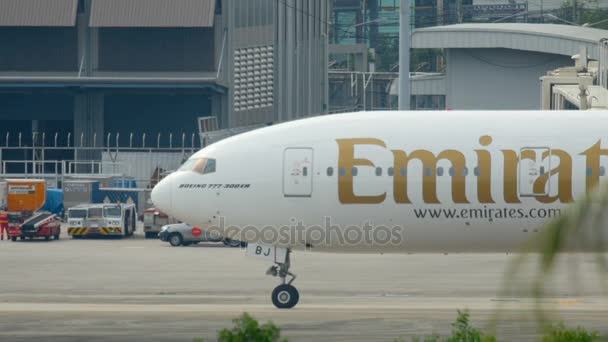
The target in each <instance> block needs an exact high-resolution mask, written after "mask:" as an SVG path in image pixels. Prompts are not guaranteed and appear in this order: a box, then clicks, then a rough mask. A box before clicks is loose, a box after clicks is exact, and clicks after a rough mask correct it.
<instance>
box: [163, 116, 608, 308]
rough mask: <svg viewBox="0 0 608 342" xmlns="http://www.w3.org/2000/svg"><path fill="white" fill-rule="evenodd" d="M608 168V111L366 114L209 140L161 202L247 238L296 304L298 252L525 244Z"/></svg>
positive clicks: (188, 218) (185, 217) (278, 297)
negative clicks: (294, 263)
mask: <svg viewBox="0 0 608 342" xmlns="http://www.w3.org/2000/svg"><path fill="white" fill-rule="evenodd" d="M606 166H608V112H600V111H570V112H565V111H560V112H557V111H552V112H541V111H478V112H470V111H467V112H461V111H450V112H364V113H351V114H338V115H327V116H320V117H315V118H309V119H303V120H298V121H292V122H287V123H283V124H279V125H276V126H270V127H266V128H262V129H258V130H254V131H251V132H248V133H245V134H241V135H237V136H234V137H231V138H228V139H225V140H222V141H220V142H218V143H215V144H212V145H210V146H208V147H205V148H204V149H202V150H200V151H199V152H197V153H196V154H194V155H193V156H192V157H191V158H190V159H189V160H188V161H187V162H186V163H184V165H183V166H182V167H181V168H180V169H179V170H178V171H176V172H174V173H172V174H171V175H169V176H167V177H166V178H165V179H164V180H162V181H161V182H160V183H159V184H158V185H157V186H156V187H155V188H154V190H153V192H152V200H153V202H154V204H155V205H156V206H157V207H159V208H160V209H162V210H163V211H164V212H166V213H168V214H170V215H172V216H175V217H176V218H177V219H179V220H181V221H184V222H188V223H190V224H192V225H193V226H194V227H195V228H198V229H197V231H199V232H200V229H208V230H211V231H212V232H213V231H215V230H217V234H222V235H223V236H224V237H228V238H232V239H237V240H241V241H245V242H248V243H249V245H248V247H247V254H248V255H253V256H257V257H260V258H265V259H267V260H269V261H271V262H272V263H273V266H272V267H271V268H270V269H269V271H268V274H271V275H274V276H279V277H280V278H281V280H282V283H281V285H279V286H278V287H277V288H276V289H275V290H274V291H273V293H272V301H273V303H274V304H275V306H277V307H279V308H291V307H293V306H295V305H296V304H297V302H298V299H299V294H298V291H297V290H296V289H295V287H293V285H292V282H293V280H294V278H295V276H294V275H293V274H292V273H291V272H290V266H291V263H290V258H289V256H290V253H291V252H292V251H293V250H297V249H307V250H310V251H326V252H337V253H414V252H438V253H451V252H512V251H513V252H515V251H517V250H518V248H520V247H521V246H522V244H523V243H524V242H526V241H528V240H529V239H530V238H531V237H532V236H534V235H536V234H538V231H539V229H541V228H540V227H541V226H542V224H543V223H544V222H546V221H547V220H550V219H551V218H553V217H556V216H559V215H560V213H561V212H562V210H563V209H564V208H565V206H566V205H567V204H568V203H570V202H572V201H574V199H575V198H577V197H578V196H580V195H582V194H584V193H585V192H587V191H589V190H591V189H593V188H594V187H595V186H596V185H597V184H598V183H599V182H600V181H601V180H602V179H603V178H604V177H605V176H606ZM605 236H608V234H605ZM288 277H289V278H290V280H289V281H288Z"/></svg>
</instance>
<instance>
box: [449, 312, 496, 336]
mask: <svg viewBox="0 0 608 342" xmlns="http://www.w3.org/2000/svg"><path fill="white" fill-rule="evenodd" d="M470 317H471V315H470V314H469V313H468V312H467V311H460V310H458V317H457V318H456V322H454V323H452V336H450V337H449V338H448V339H447V340H446V342H496V337H494V336H490V335H484V334H483V333H482V332H481V331H479V329H476V328H475V327H473V326H472V325H471V322H470Z"/></svg>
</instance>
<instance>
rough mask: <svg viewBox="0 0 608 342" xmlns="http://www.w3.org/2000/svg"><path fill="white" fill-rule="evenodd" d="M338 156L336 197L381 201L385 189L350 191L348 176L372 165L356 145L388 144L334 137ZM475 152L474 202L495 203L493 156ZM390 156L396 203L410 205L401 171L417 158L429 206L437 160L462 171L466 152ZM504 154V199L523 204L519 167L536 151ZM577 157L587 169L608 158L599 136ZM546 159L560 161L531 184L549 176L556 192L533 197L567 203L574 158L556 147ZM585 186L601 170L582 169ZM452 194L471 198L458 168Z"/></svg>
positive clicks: (486, 140)
mask: <svg viewBox="0 0 608 342" xmlns="http://www.w3.org/2000/svg"><path fill="white" fill-rule="evenodd" d="M336 142H337V143H338V150H339V159H338V167H339V168H340V170H343V171H342V174H340V175H339V177H338V196H339V200H340V202H341V203H343V204H379V203H382V202H384V201H385V199H386V193H379V194H377V195H372V196H369V195H368V196H358V195H356V194H355V193H354V177H353V174H352V170H353V168H355V167H357V166H368V167H375V165H374V163H373V162H372V161H371V160H369V159H364V158H355V146H357V145H368V146H378V147H381V148H387V146H386V143H385V142H384V141H382V140H380V139H375V138H353V139H337V140H336ZM492 142H493V139H492V137H491V136H489V135H484V136H482V137H480V138H479V144H480V145H481V146H482V147H487V146H490V145H491V144H492ZM474 151H475V154H476V156H477V165H478V169H477V200H478V201H479V203H484V204H492V203H495V200H494V198H493V197H492V156H491V154H490V151H488V150H485V149H476V150H474ZM390 152H391V153H392V156H393V168H394V175H393V197H394V200H395V202H396V203H401V204H410V203H412V202H411V201H410V198H409V195H408V185H407V177H408V174H407V173H402V172H400V170H402V169H407V167H408V164H409V163H410V162H411V161H412V160H418V161H420V162H421V163H422V166H423V170H431V174H426V175H423V176H422V179H423V181H422V199H423V201H424V203H427V204H439V203H440V201H439V198H438V196H437V175H436V172H435V170H436V169H437V163H438V162H439V161H440V160H446V161H448V162H449V163H450V164H451V166H452V167H453V170H463V169H464V168H465V167H466V160H465V156H464V154H463V153H462V152H459V151H457V150H453V149H447V150H444V151H441V152H439V154H434V153H433V152H431V151H428V150H422V149H419V150H414V151H412V152H409V153H408V152H406V151H403V150H390ZM501 152H502V157H503V174H504V178H503V196H504V198H503V199H504V201H505V202H506V203H511V204H515V203H521V201H520V198H519V194H518V188H517V184H518V167H519V163H520V161H521V160H523V159H531V160H536V157H537V156H536V152H535V151H534V150H523V151H522V152H521V155H520V154H519V153H517V152H516V151H514V150H501ZM580 155H582V156H585V158H586V166H587V169H591V170H599V167H600V157H601V156H608V150H604V149H602V148H601V140H600V141H598V142H597V143H596V144H594V145H593V146H592V147H590V148H589V149H587V150H586V151H584V152H582V153H581V154H580ZM547 158H557V159H559V163H557V166H555V167H553V168H552V169H551V170H549V172H547V173H545V174H542V175H540V176H539V177H538V178H536V179H535V181H534V183H533V184H532V186H533V189H534V193H543V192H544V189H545V188H546V186H547V183H548V182H549V180H550V179H551V177H557V184H558V187H557V194H556V195H554V196H549V195H547V196H537V197H536V199H537V200H538V201H539V202H541V203H554V202H557V201H559V202H561V203H569V202H572V201H573V200H574V197H573V193H572V174H573V169H572V166H573V162H572V156H571V155H570V154H569V153H568V152H566V151H564V150H560V149H551V150H550V152H548V151H547V152H544V153H543V155H542V156H541V159H542V160H545V159H547ZM584 171H585V174H586V188H587V191H589V190H592V189H593V188H594V187H595V186H597V184H598V183H599V177H600V176H599V172H591V173H587V172H586V170H584ZM451 176H452V177H451V178H452V179H451V195H452V200H453V201H454V203H458V204H466V203H469V199H468V198H467V196H466V182H465V179H466V176H465V175H464V174H463V173H462V172H454V173H453V174H452V175H451Z"/></svg>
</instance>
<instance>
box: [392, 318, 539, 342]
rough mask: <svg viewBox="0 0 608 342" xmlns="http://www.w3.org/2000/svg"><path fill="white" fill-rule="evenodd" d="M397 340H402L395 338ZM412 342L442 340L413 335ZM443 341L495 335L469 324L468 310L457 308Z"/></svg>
mask: <svg viewBox="0 0 608 342" xmlns="http://www.w3.org/2000/svg"><path fill="white" fill-rule="evenodd" d="M397 341H398V342H400V341H403V340H402V339H401V340H397ZM412 341H413V342H439V341H442V340H441V337H440V336H439V335H432V336H427V337H424V338H423V339H421V338H419V337H414V338H413V339H412ZM443 341H444V342H496V337H494V336H492V335H485V334H484V333H482V332H481V331H480V330H479V329H477V328H475V327H473V326H472V325H471V315H470V314H469V312H468V311H466V310H465V311H460V310H458V317H456V321H455V322H454V323H452V335H451V336H448V337H446V338H445V339H444V340H443ZM543 342H544V341H543Z"/></svg>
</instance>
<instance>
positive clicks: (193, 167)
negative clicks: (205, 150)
mask: <svg viewBox="0 0 608 342" xmlns="http://www.w3.org/2000/svg"><path fill="white" fill-rule="evenodd" d="M215 167H216V161H215V159H211V158H197V159H189V160H188V161H186V162H185V163H184V165H182V167H180V168H179V171H194V172H198V173H200V174H202V175H205V174H208V173H214V172H215Z"/></svg>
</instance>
